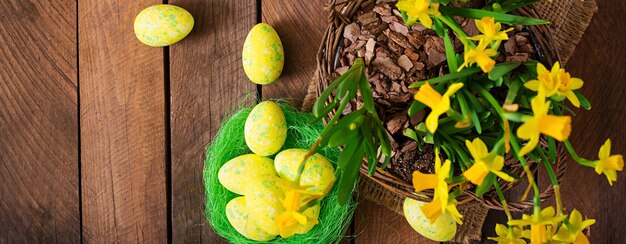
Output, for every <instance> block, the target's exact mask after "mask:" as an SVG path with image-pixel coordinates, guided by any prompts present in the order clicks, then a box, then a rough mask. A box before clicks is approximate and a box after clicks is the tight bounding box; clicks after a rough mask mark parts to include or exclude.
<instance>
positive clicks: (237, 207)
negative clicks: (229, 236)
mask: <svg viewBox="0 0 626 244" xmlns="http://www.w3.org/2000/svg"><path fill="white" fill-rule="evenodd" d="M226 218H228V222H230V224H231V225H232V226H233V227H234V228H235V230H237V232H239V233H240V234H241V235H243V236H245V237H246V238H248V239H250V240H255V241H269V240H272V239H274V238H276V235H270V234H268V233H267V232H265V231H263V230H262V229H261V228H259V226H258V225H257V223H256V222H255V221H254V220H253V219H251V218H249V213H248V207H247V205H246V197H243V196H242V197H237V198H234V199H233V200H230V202H228V204H226Z"/></svg>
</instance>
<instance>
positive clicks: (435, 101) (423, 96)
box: [414, 82, 463, 133]
mask: <svg viewBox="0 0 626 244" xmlns="http://www.w3.org/2000/svg"><path fill="white" fill-rule="evenodd" d="M462 87H463V83H454V84H452V85H450V87H448V90H447V91H446V92H445V93H444V94H443V95H441V94H439V92H437V91H436V90H435V89H433V87H432V86H430V84H428V82H426V83H424V85H422V86H420V88H419V90H418V91H417V93H415V97H414V98H415V100H417V101H419V102H421V103H423V104H424V105H426V106H428V107H429V108H430V109H431V110H432V111H431V112H430V114H429V115H428V117H426V128H427V129H428V131H430V133H435V131H436V130H437V126H438V125H439V122H438V121H439V116H441V115H442V114H444V113H445V112H448V110H450V96H452V94H454V93H455V92H457V91H458V90H459V89H461V88H462Z"/></svg>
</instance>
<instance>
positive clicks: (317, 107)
mask: <svg viewBox="0 0 626 244" xmlns="http://www.w3.org/2000/svg"><path fill="white" fill-rule="evenodd" d="M342 77H343V76H340V77H339V78H337V79H336V80H335V81H333V83H331V84H330V85H329V86H328V87H327V88H326V90H324V91H323V92H322V93H321V94H320V96H319V97H318V98H317V100H316V101H315V104H314V105H313V115H314V116H315V117H318V118H320V117H324V116H326V114H328V112H326V114H324V113H322V110H323V109H324V108H326V107H325V104H326V100H327V99H328V96H330V93H332V92H333V90H334V89H335V87H337V86H338V85H339V84H341V82H342V81H343V80H344V79H345V77H343V78H342ZM335 100H336V99H335Z"/></svg>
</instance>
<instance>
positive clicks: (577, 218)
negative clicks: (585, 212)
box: [554, 209, 596, 244]
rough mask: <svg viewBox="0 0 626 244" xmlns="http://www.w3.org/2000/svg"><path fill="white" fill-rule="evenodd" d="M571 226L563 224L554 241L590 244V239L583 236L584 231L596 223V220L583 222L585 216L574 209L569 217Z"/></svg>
mask: <svg viewBox="0 0 626 244" xmlns="http://www.w3.org/2000/svg"><path fill="white" fill-rule="evenodd" d="M568 222H569V224H563V225H562V226H561V228H560V229H559V231H558V232H557V233H556V235H555V236H554V240H557V241H562V242H567V243H574V244H589V239H587V236H585V234H583V230H584V229H585V228H587V227H589V226H591V225H592V224H594V223H595V222H596V220H595V219H587V220H584V221H583V216H582V214H580V212H578V210H576V209H574V211H572V213H570V215H569V221H568Z"/></svg>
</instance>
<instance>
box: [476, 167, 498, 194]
mask: <svg viewBox="0 0 626 244" xmlns="http://www.w3.org/2000/svg"><path fill="white" fill-rule="evenodd" d="M495 179H496V175H495V174H493V173H489V174H488V175H487V176H486V177H485V179H484V180H483V183H482V184H481V185H480V186H478V187H476V196H478V197H481V196H482V195H484V194H485V193H486V192H487V191H489V188H491V186H492V185H493V181H494V180H495Z"/></svg>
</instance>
